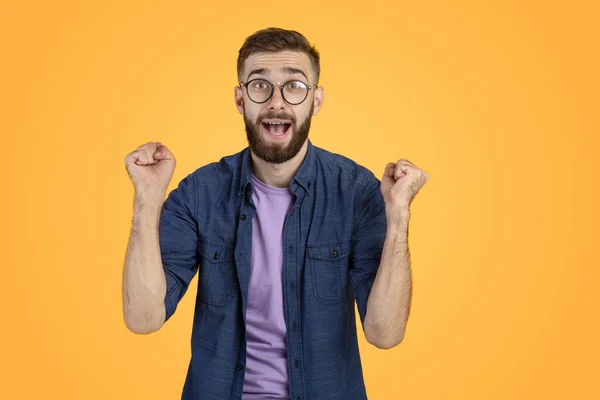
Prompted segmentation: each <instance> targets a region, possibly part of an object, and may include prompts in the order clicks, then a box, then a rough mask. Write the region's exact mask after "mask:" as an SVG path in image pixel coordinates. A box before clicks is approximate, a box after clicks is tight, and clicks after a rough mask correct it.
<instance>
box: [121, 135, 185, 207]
mask: <svg viewBox="0 0 600 400" xmlns="http://www.w3.org/2000/svg"><path fill="white" fill-rule="evenodd" d="M175 164H176V161H175V157H174V156H173V154H172V153H171V152H170V151H169V149H168V148H167V146H165V145H163V144H161V143H160V142H148V143H146V144H144V145H142V146H140V147H138V148H137V149H135V150H134V151H133V152H131V153H129V154H128V155H127V156H126V157H125V167H126V168H127V172H128V173H129V177H130V178H131V181H132V182H133V185H134V187H135V190H136V193H138V194H142V195H149V196H164V194H165V193H166V191H167V187H168V186H169V182H171V178H172V177H173V172H174V171H175Z"/></svg>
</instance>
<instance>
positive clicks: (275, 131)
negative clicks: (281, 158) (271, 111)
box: [261, 120, 292, 139]
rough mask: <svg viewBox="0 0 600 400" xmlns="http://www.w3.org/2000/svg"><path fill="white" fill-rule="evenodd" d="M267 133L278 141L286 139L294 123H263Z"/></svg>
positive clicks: (280, 121) (273, 121)
mask: <svg viewBox="0 0 600 400" xmlns="http://www.w3.org/2000/svg"><path fill="white" fill-rule="evenodd" d="M261 126H262V127H263V130H264V131H265V133H267V134H269V135H270V136H271V137H275V138H278V139H281V138H284V137H286V136H287V134H288V133H289V132H290V131H291V129H290V128H291V126H292V123H291V122H290V121H284V120H267V121H263V122H262V123H261Z"/></svg>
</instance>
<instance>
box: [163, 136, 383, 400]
mask: <svg viewBox="0 0 600 400" xmlns="http://www.w3.org/2000/svg"><path fill="white" fill-rule="evenodd" d="M250 177H251V157H250V151H249V148H245V149H244V150H242V151H241V152H239V153H237V154H234V155H231V156H227V157H223V158H222V159H220V161H219V162H214V163H211V164H208V165H206V166H204V167H201V168H199V169H197V170H196V171H194V172H193V173H191V174H189V175H187V176H186V177H185V178H184V179H182V180H181V182H180V183H179V184H178V186H177V188H176V189H175V190H173V191H172V192H171V193H169V196H168V197H167V199H166V201H165V203H164V204H163V210H162V214H161V219H160V228H159V232H160V248H161V255H162V261H163V266H164V271H165V275H166V280H167V294H166V298H165V308H166V319H167V320H168V319H169V318H170V317H171V316H172V315H173V313H174V312H175V309H176V308H177V304H178V302H179V301H180V299H181V298H182V296H183V295H184V294H185V292H186V290H187V288H188V286H189V283H190V281H191V280H192V278H193V277H194V276H195V274H196V273H197V271H199V274H200V275H199V279H198V294H197V299H196V306H195V314H194V321H193V329H192V340H191V353H192V357H191V360H190V364H189V368H188V373H187V377H186V381H185V385H184V388H183V395H182V399H184V400H198V399H201V400H234V399H241V397H242V389H243V383H244V364H245V360H246V335H245V310H246V305H247V301H248V282H249V279H250V262H251V250H252V243H251V241H252V218H253V217H254V215H255V208H254V206H253V204H252V182H251V179H250ZM379 185H380V181H379V180H378V179H377V178H376V177H375V176H374V175H373V173H372V172H370V171H369V170H368V169H366V168H365V167H362V166H360V165H358V164H356V163H355V162H353V161H351V160H349V159H348V158H345V157H343V156H341V155H337V154H333V153H330V152H328V151H326V150H323V149H321V148H318V147H316V146H314V145H313V144H312V143H311V142H310V140H309V142H308V152H307V155H306V157H305V159H304V161H303V163H302V165H301V167H300V169H299V170H298V172H297V173H296V175H295V176H294V178H293V179H292V181H291V183H290V189H291V191H292V193H293V198H294V200H295V201H294V205H293V207H292V209H291V210H290V212H289V214H288V215H287V217H286V219H285V224H284V228H283V246H284V256H283V265H282V268H283V289H284V292H283V306H284V314H285V322H286V328H287V333H286V342H287V355H288V373H289V388H290V399H306V400H317V399H328V400H334V399H339V400H363V399H366V398H367V395H366V389H365V385H364V381H363V373H362V366H361V361H360V355H359V349H358V342H357V330H356V329H357V323H356V320H355V308H354V307H355V306H354V302H355V301H356V304H357V306H358V312H359V315H360V322H361V327H364V325H363V324H364V318H365V314H366V312H367V299H368V297H369V293H370V291H371V287H372V285H373V281H374V279H375V275H376V273H377V269H378V267H379V262H380V259H381V252H382V250H383V243H384V239H385V234H386V216H385V205H384V201H383V196H382V195H381V192H380V188H379ZM198 267H199V268H198Z"/></svg>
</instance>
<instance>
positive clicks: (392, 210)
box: [385, 204, 410, 227]
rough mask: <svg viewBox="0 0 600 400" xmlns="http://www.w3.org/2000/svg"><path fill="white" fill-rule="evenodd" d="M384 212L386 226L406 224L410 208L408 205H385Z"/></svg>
mask: <svg viewBox="0 0 600 400" xmlns="http://www.w3.org/2000/svg"><path fill="white" fill-rule="evenodd" d="M385 214H386V217H387V222H388V226H395V227H404V226H408V221H409V220H410V209H409V207H408V205H404V204H401V205H395V206H391V205H386V207H385Z"/></svg>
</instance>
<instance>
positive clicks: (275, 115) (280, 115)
mask: <svg viewBox="0 0 600 400" xmlns="http://www.w3.org/2000/svg"><path fill="white" fill-rule="evenodd" d="M264 119H287V120H289V121H292V123H296V117H294V116H293V115H288V114H285V113H276V112H274V111H269V112H267V113H265V114H263V115H262V116H259V117H258V121H262V120H264Z"/></svg>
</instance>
